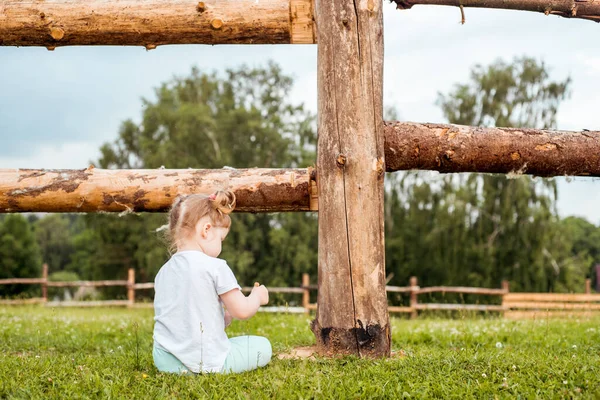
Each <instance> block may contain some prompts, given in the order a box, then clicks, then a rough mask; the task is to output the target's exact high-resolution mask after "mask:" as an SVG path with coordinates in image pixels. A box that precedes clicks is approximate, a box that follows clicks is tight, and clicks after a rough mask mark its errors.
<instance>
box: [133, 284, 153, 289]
mask: <svg viewBox="0 0 600 400" xmlns="http://www.w3.org/2000/svg"><path fill="white" fill-rule="evenodd" d="M133 287H134V288H135V289H136V290H138V289H154V282H148V283H136V284H134V285H133Z"/></svg>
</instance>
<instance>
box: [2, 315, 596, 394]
mask: <svg viewBox="0 0 600 400" xmlns="http://www.w3.org/2000/svg"><path fill="white" fill-rule="evenodd" d="M152 315H153V314H152V310H149V309H134V310H126V309H48V308H38V307H4V308H2V307H0V398H26V399H30V398H57V399H58V398H60V399H65V398H140V399H150V398H175V397H177V398H194V397H195V398H242V399H260V398H279V399H288V398H290V399H296V398H304V399H306V398H334V399H345V398H400V397H405V398H457V399H463V398H516V397H520V398H524V399H530V398H595V399H600V324H599V322H600V319H596V320H576V319H573V320H550V321H544V320H537V321H505V320H501V319H469V318H465V319H459V320H443V319H419V320H413V321H410V320H401V319H393V320H392V324H393V330H392V334H393V347H394V350H400V349H401V350H403V351H402V352H401V353H402V354H404V355H403V356H398V357H395V358H392V359H387V360H374V361H369V360H360V359H356V358H344V359H338V360H329V359H317V360H312V361H311V360H278V359H274V361H273V362H272V363H271V364H270V365H269V366H268V367H267V368H264V369H261V370H258V371H254V372H249V373H244V374H239V375H203V376H174V375H167V374H161V373H158V371H157V370H156V369H155V368H154V366H153V363H152V355H151V347H152V323H153V322H152ZM308 324H309V317H308V316H305V315H284V314H259V315H258V316H256V317H254V318H252V319H251V320H250V321H237V322H234V324H233V325H232V326H231V328H230V330H229V332H230V335H242V334H256V335H264V336H267V337H268V338H269V339H270V340H271V342H272V343H273V347H274V351H275V353H276V354H277V353H279V352H284V351H286V350H287V349H290V348H292V347H295V346H306V345H310V344H312V343H313V336H312V333H311V332H310V330H309V328H308Z"/></svg>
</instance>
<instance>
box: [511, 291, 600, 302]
mask: <svg viewBox="0 0 600 400" xmlns="http://www.w3.org/2000/svg"><path fill="white" fill-rule="evenodd" d="M504 301H505V302H515V301H562V302H566V301H572V302H577V301H579V302H583V301H592V302H594V301H595V302H600V294H572V293H508V294H505V295H504Z"/></svg>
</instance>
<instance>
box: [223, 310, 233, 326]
mask: <svg viewBox="0 0 600 400" xmlns="http://www.w3.org/2000/svg"><path fill="white" fill-rule="evenodd" d="M232 319H233V317H232V316H231V314H230V313H229V311H227V310H225V328H227V327H228V326H229V325H231V320H232Z"/></svg>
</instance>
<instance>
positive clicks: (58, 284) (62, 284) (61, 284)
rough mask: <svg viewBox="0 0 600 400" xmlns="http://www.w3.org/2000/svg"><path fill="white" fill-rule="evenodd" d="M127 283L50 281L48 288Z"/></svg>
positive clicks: (123, 284)
mask: <svg viewBox="0 0 600 400" xmlns="http://www.w3.org/2000/svg"><path fill="white" fill-rule="evenodd" d="M127 284H128V282H127V281H70V282H52V281H48V283H47V284H46V285H47V286H48V287H106V286H127Z"/></svg>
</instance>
